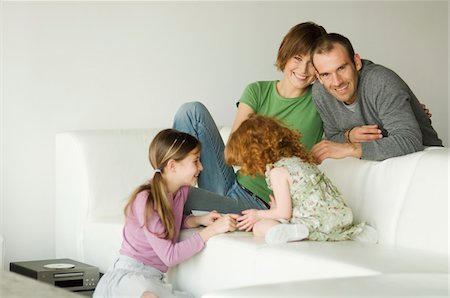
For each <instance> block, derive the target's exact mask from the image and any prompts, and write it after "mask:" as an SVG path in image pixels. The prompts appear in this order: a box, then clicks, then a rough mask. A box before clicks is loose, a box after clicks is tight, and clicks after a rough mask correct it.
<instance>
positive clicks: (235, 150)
mask: <svg viewBox="0 0 450 298" xmlns="http://www.w3.org/2000/svg"><path fill="white" fill-rule="evenodd" d="M300 138H301V134H300V133H299V132H298V131H296V130H293V129H290V128H288V127H286V126H284V125H283V124H282V123H281V122H280V121H279V120H277V119H275V118H273V117H268V116H262V115H256V114H252V115H250V116H249V118H248V119H246V120H245V121H244V122H242V124H241V125H240V126H239V127H238V128H237V129H236V130H235V131H234V132H233V133H232V134H231V135H230V138H229V139H228V142H227V145H226V146H225V162H226V163H227V164H229V165H234V166H240V167H241V169H240V171H241V173H242V174H243V175H250V176H256V175H257V174H262V175H264V172H265V170H266V165H267V164H272V163H274V162H276V161H278V160H280V159H281V158H283V157H292V156H297V157H299V158H300V159H302V160H303V161H305V162H309V163H315V160H314V158H313V156H312V155H311V154H310V153H309V151H307V149H306V148H305V147H304V146H303V144H302V143H300Z"/></svg>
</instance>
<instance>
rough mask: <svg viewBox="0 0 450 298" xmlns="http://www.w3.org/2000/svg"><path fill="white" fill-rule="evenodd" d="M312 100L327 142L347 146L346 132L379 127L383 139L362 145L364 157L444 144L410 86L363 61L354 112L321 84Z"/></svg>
mask: <svg viewBox="0 0 450 298" xmlns="http://www.w3.org/2000/svg"><path fill="white" fill-rule="evenodd" d="M312 97H313V100H314V102H315V104H316V106H317V110H318V111H319V114H320V117H321V118H322V121H323V124H324V130H325V136H326V138H327V139H330V140H332V141H335V142H338V143H345V139H344V132H345V131H347V130H348V129H351V128H353V127H355V126H361V125H369V124H378V127H379V128H380V129H381V130H382V131H383V136H384V137H383V138H382V139H380V140H376V141H371V142H362V143H361V147H362V158H363V159H368V160H384V159H386V158H390V157H394V156H400V155H405V154H408V153H412V152H416V151H420V150H423V148H424V146H442V141H441V140H440V139H439V138H438V135H437V133H436V131H435V130H434V128H433V127H432V126H431V121H430V119H429V118H428V117H427V115H426V114H425V112H424V111H423V109H422V107H421V105H420V103H419V101H418V100H417V98H416V96H415V95H414V93H413V92H412V91H411V89H410V88H409V87H408V85H407V84H406V83H405V82H404V81H403V80H402V79H401V78H400V77H399V76H398V75H397V74H396V73H395V72H393V71H392V70H390V69H388V68H386V67H384V66H381V65H378V64H374V63H373V62H371V61H369V60H363V67H362V69H361V71H360V75H359V82H358V94H357V99H356V102H355V109H354V111H351V110H349V109H348V108H347V107H345V106H344V103H342V102H340V101H338V100H336V99H335V98H334V97H333V96H332V95H331V94H330V93H329V92H328V91H327V90H326V89H325V88H324V87H323V86H322V85H321V84H320V82H318V81H316V82H315V83H314V86H313V93H312Z"/></svg>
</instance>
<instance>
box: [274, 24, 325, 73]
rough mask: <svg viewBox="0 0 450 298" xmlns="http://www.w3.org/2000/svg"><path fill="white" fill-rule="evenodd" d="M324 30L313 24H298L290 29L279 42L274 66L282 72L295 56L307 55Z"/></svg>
mask: <svg viewBox="0 0 450 298" xmlns="http://www.w3.org/2000/svg"><path fill="white" fill-rule="evenodd" d="M326 33H327V32H326V30H325V29H324V28H323V27H322V26H319V25H317V24H316V23H313V22H305V23H300V24H298V25H295V26H294V27H292V28H291V29H290V30H289V32H288V33H287V34H286V36H285V37H284V38H283V41H282V42H281V45H280V48H279V49H278V56H277V62H276V64H275V66H276V67H277V69H278V70H281V71H283V70H284V67H285V66H286V63H287V61H288V60H289V59H291V58H292V57H294V56H296V55H307V54H309V52H310V51H311V48H312V46H313V44H314V43H315V41H316V39H317V38H319V37H320V36H322V35H324V34H326Z"/></svg>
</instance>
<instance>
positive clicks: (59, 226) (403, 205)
mask: <svg viewBox="0 0 450 298" xmlns="http://www.w3.org/2000/svg"><path fill="white" fill-rule="evenodd" d="M159 130H160V129H148V130H146V129H141V130H138V129H136V130H104V131H78V132H66V133H59V134H57V136H56V254H57V255H65V256H70V257H74V258H75V257H78V258H79V259H80V260H82V259H83V256H80V255H79V254H80V252H81V251H82V249H81V248H82V247H81V246H82V240H83V226H84V223H85V222H86V221H108V220H114V219H116V218H118V217H121V216H122V214H123V207H124V205H125V202H126V200H127V198H128V196H129V195H130V193H131V192H132V191H133V190H134V188H135V187H137V186H138V185H139V184H141V183H143V182H145V181H146V180H147V179H149V178H150V177H151V176H152V175H153V170H152V168H151V166H150V164H149V161H148V157H147V156H148V146H149V144H150V142H151V140H152V138H153V137H154V136H155V135H156V133H157V132H158V131H159ZM221 134H222V137H223V138H224V139H225V140H226V139H227V138H228V134H229V128H226V127H225V128H223V129H222V130H221ZM320 167H321V168H322V170H324V172H325V173H326V174H327V175H328V176H329V177H330V179H331V180H332V181H333V182H334V183H335V184H336V186H337V187H338V188H339V189H340V191H341V192H342V193H343V195H344V198H345V199H346V201H347V203H348V204H349V206H350V207H351V208H352V209H353V211H354V217H355V222H361V221H366V222H367V223H369V224H370V225H372V226H373V227H375V228H376V229H377V230H378V232H379V242H380V243H381V244H388V245H392V246H394V247H395V246H402V247H410V248H417V249H422V250H427V251H433V252H439V253H444V254H446V253H447V252H448V232H449V231H448V195H449V193H448V181H449V180H448V178H449V177H448V176H449V150H448V148H439V149H429V150H427V151H423V152H418V153H414V154H410V155H407V156H402V157H396V158H391V159H388V160H385V161H382V162H374V161H363V160H358V159H354V158H346V159H342V160H326V161H325V162H324V163H323V164H322V165H321V166H320Z"/></svg>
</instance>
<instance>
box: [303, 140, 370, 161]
mask: <svg viewBox="0 0 450 298" xmlns="http://www.w3.org/2000/svg"><path fill="white" fill-rule="evenodd" d="M311 153H312V155H313V156H314V157H315V159H316V161H317V163H318V164H321V163H322V162H323V161H324V160H325V159H327V158H333V159H341V158H344V157H348V156H353V157H356V158H361V155H362V151H361V144H359V143H348V144H341V143H336V142H332V141H328V140H324V141H321V142H319V143H317V144H316V145H314V147H313V148H312V150H311Z"/></svg>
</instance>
